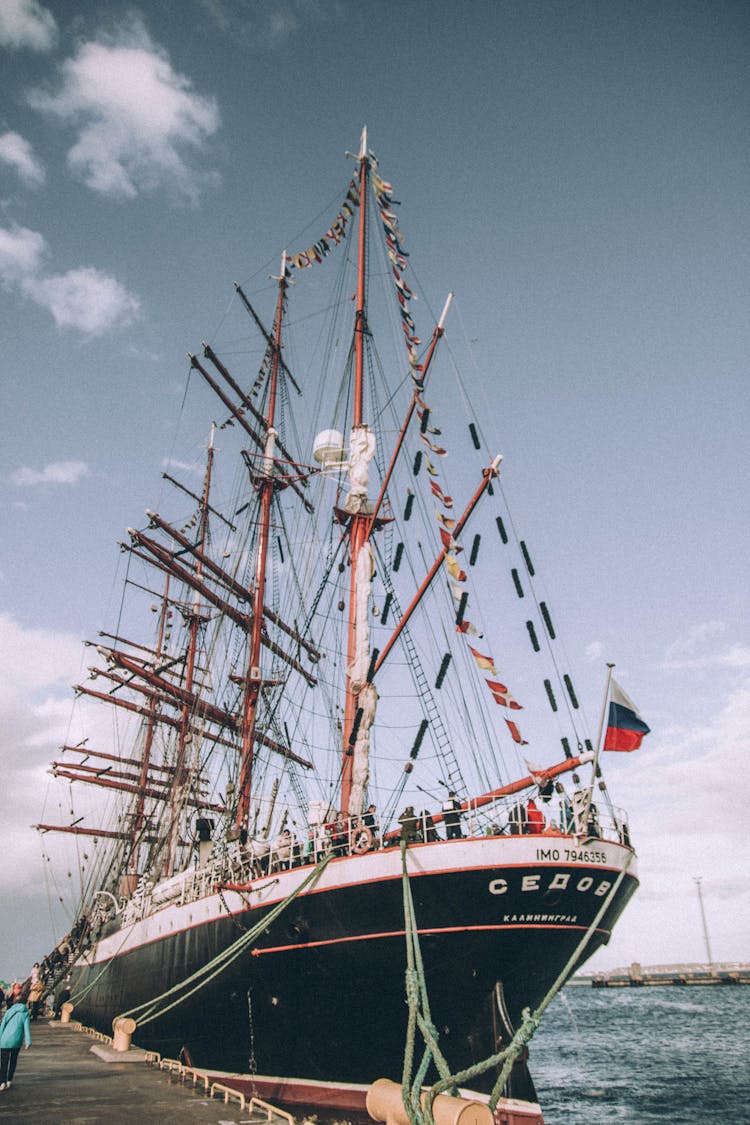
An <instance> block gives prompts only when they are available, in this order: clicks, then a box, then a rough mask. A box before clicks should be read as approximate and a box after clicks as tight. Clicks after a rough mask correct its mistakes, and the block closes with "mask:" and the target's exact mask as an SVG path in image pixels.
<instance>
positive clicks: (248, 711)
mask: <svg viewBox="0 0 750 1125" xmlns="http://www.w3.org/2000/svg"><path fill="white" fill-rule="evenodd" d="M278 282H279V289H278V296H277V299H276V315H275V318H274V325H273V339H272V342H271V376H270V381H269V389H268V405H267V409H266V414H265V421H266V439H265V448H264V452H263V457H262V459H261V462H260V470H259V472H258V474H257V475H258V477H260V478H261V479H260V482H259V484H258V490H259V493H260V517H259V530H258V554H257V560H256V565H255V581H254V584H253V587H252V589H251V591H250V592H251V595H252V624H251V628H250V644H249V654H248V663H247V673H246V677H245V694H244V700H243V705H242V717H241V731H242V751H241V753H242V757H241V761H240V778H239V786H238V791H239V796H238V801H237V812H236V816H235V824H236V826H237V827H238V828H239V829H247V824H248V820H249V814H250V786H251V780H252V772H253V757H254V744H255V737H256V724H257V718H258V700H259V698H260V691H261V687H262V686H263V680H262V678H261V672H260V657H261V649H262V646H263V602H264V599H265V590H266V566H267V559H268V546H269V539H270V528H271V505H272V502H273V493H274V488H275V487H276V483H277V482H276V479H275V470H274V456H275V449H276V439H277V437H278V434H277V433H276V430H275V429H274V421H275V417H276V394H277V388H278V378H279V366H280V363H281V324H282V319H283V315H284V298H285V295H286V289H287V282H286V254H282V257H281V275H280V277H279V279H278Z"/></svg>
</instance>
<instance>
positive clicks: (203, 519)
mask: <svg viewBox="0 0 750 1125" xmlns="http://www.w3.org/2000/svg"><path fill="white" fill-rule="evenodd" d="M213 461H214V427H213V426H211V437H210V440H209V443H208V451H207V457H206V477H205V481H204V484H203V495H202V497H201V507H200V523H199V529H198V542H197V547H198V552H199V553H198V558H197V561H196V567H195V572H196V577H197V578H198V581H200V579H201V575H202V573H203V563H202V559H201V557H200V556H201V554H202V552H203V550H204V548H205V545H206V535H207V531H208V497H209V493H210V491H211V472H212V469H213ZM203 620H204V618H203V614H202V612H201V603H200V595H199V593H198V591H197V590H196V592H195V595H194V598H193V608H192V611H191V613H190V619H189V623H188V648H187V659H186V661H185V691H186V692H189V693H192V690H193V683H194V681H195V660H196V654H197V651H198V631H199V629H200V625H201V622H202V621H203ZM190 719H191V709H190V706H189V705H188V704H187V703H184V704H183V707H182V713H181V715H180V732H179V737H178V740H177V761H176V762H175V772H174V778H173V781H172V800H171V808H170V833H169V850H168V852H167V861H166V866H165V873H166V874H167V875H171V874H172V871H173V870H174V863H175V858H176V854H177V846H178V843H179V822H180V813H181V810H182V807H183V805H184V804H185V799H186V789H187V787H188V786H189V784H190V775H191V770H192V768H193V763H192V762H187V761H186V759H187V758H188V756H189V754H190V752H191V751H192V749H193V732H192V730H191V727H190Z"/></svg>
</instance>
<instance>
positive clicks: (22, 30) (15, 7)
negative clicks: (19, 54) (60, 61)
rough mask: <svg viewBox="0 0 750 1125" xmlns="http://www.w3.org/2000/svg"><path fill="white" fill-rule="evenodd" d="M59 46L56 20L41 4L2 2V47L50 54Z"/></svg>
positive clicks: (34, 1)
mask: <svg viewBox="0 0 750 1125" xmlns="http://www.w3.org/2000/svg"><path fill="white" fill-rule="evenodd" d="M56 42H57V24H56V23H55V17H54V16H53V15H52V13H51V12H50V11H49V9H48V8H45V7H44V6H43V5H42V4H40V3H39V2H38V0H2V3H0V46H3V47H10V48H12V49H17V48H19V47H29V48H31V50H32V51H49V50H50V49H51V48H52V47H53V46H54V45H55V43H56Z"/></svg>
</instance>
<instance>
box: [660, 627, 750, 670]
mask: <svg viewBox="0 0 750 1125" xmlns="http://www.w3.org/2000/svg"><path fill="white" fill-rule="evenodd" d="M725 632H726V625H725V624H724V622H723V621H704V622H702V623H701V624H699V625H694V626H692V628H690V629H688V631H687V632H686V633H685V634H684V635H683V636H681V637H678V638H677V640H676V641H674V642H673V643H672V644H671V645H670V646H669V647H668V648H667V651H666V653H665V656H664V661H663V663H662V668H664V669H668V670H669V671H696V672H697V671H704V670H707V669H709V668H713V669H721V668H727V669H732V668H735V669H742V668H749V667H750V648H748V647H747V645H742V644H736V643H735V644H732V645H729V646H728V647H725V648H717V647H716V646H715V645H712V643H711V642H712V641H714V640H715V639H716V638H718V637H721V636H723V634H724V633H725Z"/></svg>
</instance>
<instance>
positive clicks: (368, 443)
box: [341, 128, 377, 816]
mask: <svg viewBox="0 0 750 1125" xmlns="http://www.w3.org/2000/svg"><path fill="white" fill-rule="evenodd" d="M358 160H359V236H358V243H357V247H358V252H357V292H356V311H355V321H354V394H353V413H352V429H351V434H350V438H349V486H350V488H349V495H348V497H347V499H346V503H345V509H346V511H347V513H348V514H349V516H350V520H349V528H348V531H349V561H350V565H351V575H350V585H349V625H348V635H347V660H346V689H345V690H346V695H345V702H344V729H343V747H342V751H343V757H342V765H341V808H342V810H343V811H344V812H345V813H346V814H348V815H351V816H356V815H358V814H359V813H360V812H361V811H362V801H363V798H364V789H365V787H366V784H367V753H368V743H369V727H370V725H371V723H372V719H373V718H374V708H375V702H376V698H377V697H376V695H375V691H374V688H373V687H372V685H370V684H367V678H368V677H367V671H368V667H369V660H370V654H369V630H368V610H369V594H370V580H371V578H372V571H373V556H372V551H371V548H370V546H369V544H368V543H367V539H368V531H369V522H370V520H369V517H370V504H369V502H368V500H367V483H368V469H369V464H370V461H371V460H372V458H373V456H374V453H375V438H374V435H373V434H372V433H370V431H369V429H368V427H367V425H366V424H365V423H364V422H363V418H362V415H363V384H364V352H365V334H366V332H367V312H366V300H367V291H366V255H367V180H368V173H369V169H370V160H369V157H368V154H367V129H366V128H365V129H363V130H362V141H361V144H360V150H359V157H358ZM363 695H364V696H365V698H362V696H363ZM370 697H371V698H370Z"/></svg>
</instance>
